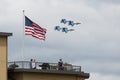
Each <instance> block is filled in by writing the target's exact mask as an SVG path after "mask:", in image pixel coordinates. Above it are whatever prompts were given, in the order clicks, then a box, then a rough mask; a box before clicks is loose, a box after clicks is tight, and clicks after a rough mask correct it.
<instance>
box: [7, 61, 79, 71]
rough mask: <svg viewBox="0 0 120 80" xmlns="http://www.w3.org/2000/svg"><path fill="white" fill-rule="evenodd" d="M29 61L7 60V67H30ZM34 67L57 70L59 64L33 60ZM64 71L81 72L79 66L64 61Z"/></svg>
mask: <svg viewBox="0 0 120 80" xmlns="http://www.w3.org/2000/svg"><path fill="white" fill-rule="evenodd" d="M31 66H32V65H31V62H30V61H15V62H8V68H14V69H32V68H31ZM34 69H38V70H39V69H41V70H42V69H47V70H59V66H58V64H57V63H47V62H35V68H34ZM63 70H64V71H75V72H81V66H75V65H72V64H68V63H64V64H63Z"/></svg>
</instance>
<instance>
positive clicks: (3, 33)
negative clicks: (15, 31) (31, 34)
mask: <svg viewBox="0 0 120 80" xmlns="http://www.w3.org/2000/svg"><path fill="white" fill-rule="evenodd" d="M0 36H12V33H8V32H0Z"/></svg>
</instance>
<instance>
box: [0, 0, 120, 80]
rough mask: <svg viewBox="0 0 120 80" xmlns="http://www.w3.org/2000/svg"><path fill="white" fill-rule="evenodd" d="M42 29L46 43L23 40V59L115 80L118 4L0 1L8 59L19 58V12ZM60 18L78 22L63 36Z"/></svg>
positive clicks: (119, 79) (119, 48)
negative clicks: (72, 67) (60, 63)
mask: <svg viewBox="0 0 120 80" xmlns="http://www.w3.org/2000/svg"><path fill="white" fill-rule="evenodd" d="M23 9H24V10H25V15H26V16H28V17H29V18H30V19H31V20H33V21H34V22H36V23H38V24H39V25H40V26H42V27H44V28H46V29H47V34H46V41H40V40H38V39H35V38H33V37H30V36H24V42H25V44H24V60H27V61H28V60H30V59H31V58H35V59H36V60H37V61H43V62H57V61H58V59H59V58H62V59H63V60H64V62H68V63H71V64H75V65H80V66H82V70H83V71H84V72H87V73H90V79H89V80H108V79H109V80H113V79H114V80H120V71H119V70H120V22H119V21H120V0H0V11H1V12H0V32H12V33H13V36H12V37H9V44H8V45H9V48H8V53H9V54H8V55H9V57H8V60H9V61H14V60H21V59H22V41H23V13H22V10H23ZM62 18H65V19H68V20H73V21H77V22H81V23H82V24H80V25H78V26H76V27H75V31H73V32H69V33H68V34H65V33H62V32H58V31H54V26H56V25H60V26H63V25H62V24H60V20H61V19H62Z"/></svg>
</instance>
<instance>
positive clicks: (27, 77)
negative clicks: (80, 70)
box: [11, 72, 84, 80]
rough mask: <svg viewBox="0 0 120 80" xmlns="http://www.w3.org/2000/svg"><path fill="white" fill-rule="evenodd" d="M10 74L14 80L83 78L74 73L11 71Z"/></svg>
mask: <svg viewBox="0 0 120 80" xmlns="http://www.w3.org/2000/svg"><path fill="white" fill-rule="evenodd" d="M11 76H12V77H13V78H14V79H15V80H84V78H81V77H80V76H79V77H78V76H75V75H64V74H48V73H34V72H32V73H31V72H21V73H20V72H19V73H12V75H11Z"/></svg>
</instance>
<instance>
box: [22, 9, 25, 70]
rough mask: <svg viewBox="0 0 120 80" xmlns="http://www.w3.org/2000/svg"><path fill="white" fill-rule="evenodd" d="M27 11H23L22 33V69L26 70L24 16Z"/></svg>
mask: <svg viewBox="0 0 120 80" xmlns="http://www.w3.org/2000/svg"><path fill="white" fill-rule="evenodd" d="M24 12H25V10H23V32H22V35H23V36H22V37H23V40H22V54H21V55H22V68H24V45H25V44H24V35H25V32H24V30H25V14H24Z"/></svg>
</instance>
